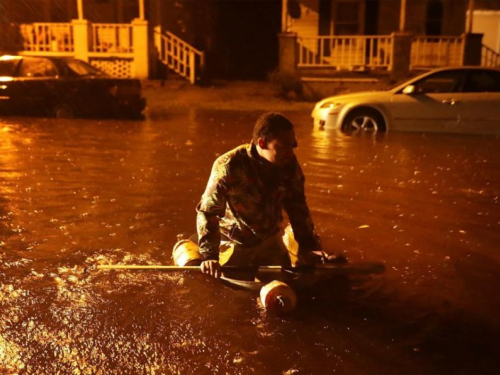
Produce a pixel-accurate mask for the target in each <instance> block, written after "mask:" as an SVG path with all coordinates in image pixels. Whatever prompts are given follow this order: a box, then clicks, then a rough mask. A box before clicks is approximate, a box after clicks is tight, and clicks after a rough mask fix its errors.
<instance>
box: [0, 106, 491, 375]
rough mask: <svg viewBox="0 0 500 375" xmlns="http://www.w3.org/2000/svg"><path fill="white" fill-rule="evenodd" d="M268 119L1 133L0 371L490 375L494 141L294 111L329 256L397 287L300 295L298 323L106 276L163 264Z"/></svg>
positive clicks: (228, 116) (164, 276) (64, 125)
mask: <svg viewBox="0 0 500 375" xmlns="http://www.w3.org/2000/svg"><path fill="white" fill-rule="evenodd" d="M258 115H259V113H249V112H236V111H234V112H231V111H219V112H218V111H191V112H189V113H172V114H171V115H170V116H169V117H167V118H161V119H155V120H149V121H145V122H118V121H86V120H72V121H61V120H51V119H25V118H23V119H17V118H9V119H2V120H0V263H1V265H2V267H1V268H0V369H1V370H2V371H1V372H3V373H33V374H39V373H57V372H60V373H83V374H97V373H103V374H104V373H106V374H107V373H116V374H124V373H130V374H139V373H160V374H163V373H182V374H204V373H231V374H233V373H234V374H250V373H269V374H275V373H276V374H323V373H334V372H336V373H353V374H354V373H413V374H420V373H429V374H433V373H435V374H440V373H496V372H497V366H498V365H499V364H500V363H499V360H498V359H497V355H496V353H497V351H498V343H497V342H498V338H500V337H499V335H498V333H499V331H500V320H499V319H498V317H497V315H498V314H497V311H498V310H499V308H500V300H499V299H498V297H497V290H498V288H499V287H500V277H499V275H500V266H499V257H500V255H499V253H498V252H497V251H496V250H497V249H498V243H499V235H498V234H497V233H498V230H499V227H500V211H499V209H498V203H499V202H498V200H499V198H498V197H499V195H500V177H499V174H498V170H499V167H500V157H499V156H500V151H499V149H500V148H499V146H500V139H498V138H491V137H465V136H450V135H421V134H408V133H406V134H397V133H389V134H386V135H372V134H351V135H343V134H339V133H336V132H334V131H330V130H321V129H315V128H313V127H312V126H311V121H310V119H309V118H308V116H307V114H304V113H289V114H288V115H289V116H290V118H291V119H292V120H293V121H294V122H295V124H296V132H297V136H298V138H299V149H298V150H297V154H298V157H299V160H300V162H301V164H302V165H303V169H304V172H305V174H306V178H307V187H306V188H307V193H308V197H309V203H310V207H311V209H312V211H313V217H314V219H315V222H316V226H317V229H318V232H320V233H321V235H322V240H323V245H324V247H325V250H326V251H328V252H331V253H339V252H343V253H344V254H345V255H346V256H347V257H348V258H349V259H350V260H351V261H362V260H370V261H373V260H376V261H383V262H385V264H386V268H387V272H386V274H385V275H384V276H383V277H376V278H363V279H358V278H356V279H351V280H345V279H342V280H341V279H339V280H336V281H334V282H333V283H331V284H330V285H323V286H320V287H318V288H316V289H313V290H304V291H299V305H300V308H299V310H298V311H297V312H296V314H294V315H293V316H291V317H288V318H286V319H284V318H276V317H272V316H268V315H266V313H265V312H264V311H262V309H261V308H260V307H259V305H258V303H257V295H254V294H252V293H250V292H245V291H238V290H233V289H230V288H228V287H223V286H221V285H220V284H219V283H218V282H217V281H215V280H211V279H207V278H206V277H205V276H203V275H201V274H198V273H194V274H193V273H171V274H169V273H162V272H158V271H135V272H130V271H98V270H96V268H95V266H96V265H97V264H107V263H121V264H168V262H170V253H171V248H172V246H173V244H174V242H175V238H176V235H177V234H179V233H187V234H190V233H192V232H194V228H195V226H194V220H195V211H194V209H195V206H196V203H197V201H198V199H199V197H200V195H201V193H202V191H203V189H204V185H205V183H206V179H207V178H208V175H209V171H210V167H211V164H212V162H213V160H214V159H215V157H217V156H218V155H220V154H221V153H223V152H225V151H227V150H229V149H230V148H232V147H235V146H237V145H239V144H240V143H242V142H245V141H248V140H249V139H250V135H251V129H252V125H253V122H254V121H255V119H256V118H257V117H258ZM396 358H397V360H395V359H396Z"/></svg>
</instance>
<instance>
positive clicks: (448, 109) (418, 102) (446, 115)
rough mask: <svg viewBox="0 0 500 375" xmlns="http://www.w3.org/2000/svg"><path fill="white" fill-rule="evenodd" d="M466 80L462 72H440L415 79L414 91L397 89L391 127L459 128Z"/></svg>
mask: <svg viewBox="0 0 500 375" xmlns="http://www.w3.org/2000/svg"><path fill="white" fill-rule="evenodd" d="M463 81H464V73H463V72H460V71H457V70H449V71H443V72H437V73H435V74H432V75H430V76H427V77H424V78H422V79H421V80H419V81H417V82H414V83H413V85H414V86H415V91H414V93H413V94H403V93H402V92H399V93H396V94H395V95H394V96H393V99H392V103H391V113H392V120H393V126H392V129H394V130H410V131H425V132H447V133H448V132H453V133H454V132H457V131H458V128H457V124H458V119H459V113H460V106H461V105H462V103H461V102H462V94H461V93H460V91H461V88H462V85H463Z"/></svg>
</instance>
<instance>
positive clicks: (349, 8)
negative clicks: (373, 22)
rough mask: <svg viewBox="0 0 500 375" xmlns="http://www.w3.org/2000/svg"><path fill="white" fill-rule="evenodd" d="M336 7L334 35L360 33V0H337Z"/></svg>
mask: <svg viewBox="0 0 500 375" xmlns="http://www.w3.org/2000/svg"><path fill="white" fill-rule="evenodd" d="M335 5H336V6H335V7H334V11H333V12H334V14H333V19H334V21H333V27H334V35H358V34H359V33H360V14H361V6H360V3H359V1H356V0H355V1H353V0H343V1H340V0H339V1H337V2H336V4H335Z"/></svg>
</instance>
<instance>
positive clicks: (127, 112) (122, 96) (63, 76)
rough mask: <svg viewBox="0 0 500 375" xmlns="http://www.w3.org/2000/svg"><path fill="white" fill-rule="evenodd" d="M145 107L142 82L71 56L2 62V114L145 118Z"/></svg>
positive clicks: (4, 59)
mask: <svg viewBox="0 0 500 375" xmlns="http://www.w3.org/2000/svg"><path fill="white" fill-rule="evenodd" d="M145 106H146V100H145V99H144V98H143V97H142V96H141V83H140V81H139V80H138V79H129V78H113V77H110V76H108V75H107V74H105V73H104V72H102V71H100V70H99V69H97V68H95V67H93V66H92V65H90V64H87V63H86V62H84V61H81V60H78V59H74V58H69V57H28V56H7V55H5V56H1V57H0V113H7V114H26V113H29V114H37V115H44V116H46V115H48V116H55V117H66V118H71V117H80V116H82V117H86V116H100V117H108V116H110V117H116V116H118V117H123V116H127V117H140V116H141V112H142V111H143V110H144V108H145Z"/></svg>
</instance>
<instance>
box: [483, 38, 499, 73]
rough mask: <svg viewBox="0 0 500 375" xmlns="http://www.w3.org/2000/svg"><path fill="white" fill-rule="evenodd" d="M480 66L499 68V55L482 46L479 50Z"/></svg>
mask: <svg viewBox="0 0 500 375" xmlns="http://www.w3.org/2000/svg"><path fill="white" fill-rule="evenodd" d="M481 66H486V67H489V68H496V67H499V66H500V54H499V53H497V52H496V51H495V50H493V49H491V48H490V47H488V46H485V45H484V44H483V48H482V49H481Z"/></svg>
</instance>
